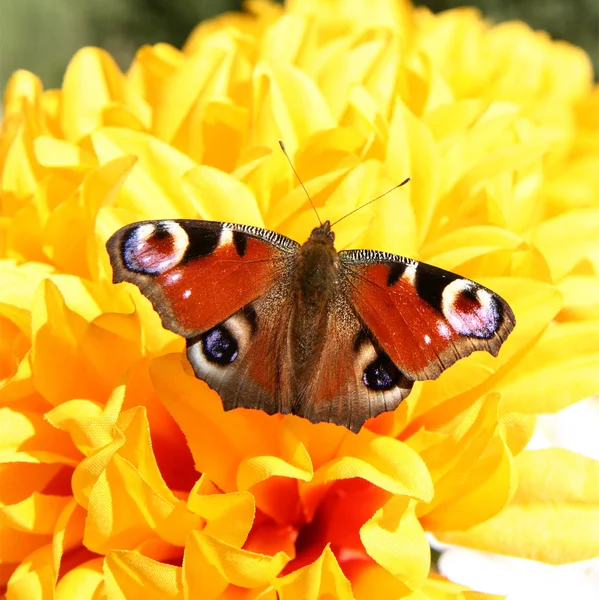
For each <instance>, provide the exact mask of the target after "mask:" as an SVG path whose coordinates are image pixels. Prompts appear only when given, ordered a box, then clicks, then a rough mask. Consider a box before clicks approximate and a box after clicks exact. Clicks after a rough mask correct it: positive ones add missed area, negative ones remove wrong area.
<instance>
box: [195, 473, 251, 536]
mask: <svg viewBox="0 0 599 600" xmlns="http://www.w3.org/2000/svg"><path fill="white" fill-rule="evenodd" d="M198 488H199V485H198V484H196V486H194V489H193V490H192V491H191V492H190V494H189V498H188V500H187V505H188V507H189V510H191V511H192V512H194V513H196V514H198V515H199V516H201V517H202V519H203V520H205V525H204V527H203V531H204V533H206V534H207V535H210V536H212V537H214V538H218V539H219V540H221V541H223V542H225V543H227V544H230V545H231V546H235V547H236V548H241V546H243V544H244V542H245V541H246V539H247V536H248V534H249V532H250V530H251V528H252V525H253V522H254V515H255V512H256V503H255V501H254V497H253V496H252V494H250V493H249V492H231V493H230V494H210V495H204V494H201V495H200V494H199V493H198Z"/></svg>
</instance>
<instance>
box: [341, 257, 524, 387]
mask: <svg viewBox="0 0 599 600" xmlns="http://www.w3.org/2000/svg"><path fill="white" fill-rule="evenodd" d="M339 259H340V261H341V262H342V264H343V265H344V272H345V275H346V281H347V287H348V289H349V292H348V294H349V296H350V298H351V302H352V304H353V306H354V308H355V310H356V311H357V313H358V315H359V316H360V318H361V319H363V320H364V322H365V324H366V325H367V327H368V328H369V330H370V331H371V332H372V334H373V335H374V336H375V338H376V340H377V341H378V343H379V344H380V345H381V347H382V348H383V349H384V350H385V352H387V354H388V355H389V357H390V358H391V360H392V362H393V363H394V364H395V365H396V366H397V367H398V368H399V369H401V371H402V372H403V373H404V374H405V375H406V376H407V377H408V378H410V379H414V380H424V379H435V378H437V377H438V376H439V375H440V374H441V372H443V371H444V370H445V369H447V368H448V367H449V366H451V365H452V364H453V363H454V362H456V360H458V359H460V358H464V357H466V356H468V355H469V354H471V353H472V352H474V351H476V350H486V351H487V352H490V353H491V354H493V355H494V356H496V355H497V353H498V352H499V348H500V346H501V344H502V343H503V341H504V340H505V339H506V337H507V336H508V334H509V333H510V331H511V330H512V329H513V328H514V324H515V320H514V315H513V313H512V310H511V309H510V307H509V305H508V304H507V302H505V300H503V298H501V297H500V296H499V295H497V294H495V293H494V292H492V291H491V290H489V289H487V288H485V287H483V286H481V285H479V284H477V283H475V282H474V281H471V280H469V279H465V278H463V277H460V276H459V275H456V274H455V273H451V272H449V271H445V270H443V269H439V268H437V267H433V266H431V265H427V264H425V263H420V262H417V261H414V260H411V259H407V258H403V257H400V256H395V255H392V254H387V253H384V252H376V251H369V250H350V251H342V252H340V253H339Z"/></svg>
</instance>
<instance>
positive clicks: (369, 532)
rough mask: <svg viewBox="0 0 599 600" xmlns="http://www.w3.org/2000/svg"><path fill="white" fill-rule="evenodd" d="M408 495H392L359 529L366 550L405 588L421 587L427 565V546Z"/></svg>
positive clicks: (428, 555)
mask: <svg viewBox="0 0 599 600" xmlns="http://www.w3.org/2000/svg"><path fill="white" fill-rule="evenodd" d="M415 504H416V503H415V502H414V501H413V500H409V499H408V498H405V497H404V498H402V497H398V496H395V497H393V498H391V500H389V501H388V502H387V503H386V504H385V505H384V506H383V507H382V508H380V509H379V510H378V511H377V512H376V513H375V514H374V515H373V517H372V518H371V519H370V520H369V521H367V522H366V523H365V524H364V525H363V526H362V527H361V529H360V539H361V540H362V543H363V544H364V548H366V552H368V554H369V555H370V556H371V557H372V558H373V559H374V560H375V561H376V562H377V563H379V564H380V565H381V566H383V567H384V568H385V569H386V570H387V571H388V572H389V573H391V574H392V575H394V576H395V577H396V578H397V579H399V581H401V582H402V583H403V584H404V585H405V586H406V588H408V589H411V590H416V589H418V588H420V586H421V585H422V583H423V582H424V580H425V579H426V576H427V575H428V571H429V567H430V547H429V545H428V542H427V540H426V537H425V536H424V530H423V529H422V526H421V525H420V523H419V521H418V519H417V518H416V514H415V511H414V508H415Z"/></svg>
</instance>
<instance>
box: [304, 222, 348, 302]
mask: <svg viewBox="0 0 599 600" xmlns="http://www.w3.org/2000/svg"><path fill="white" fill-rule="evenodd" d="M334 242H335V234H334V233H333V232H332V231H331V229H330V223H329V221H325V223H323V224H322V225H321V226H320V227H316V228H315V229H313V230H312V233H311V234H310V237H309V238H308V240H307V241H306V243H305V244H304V245H303V246H302V247H301V249H300V252H299V256H298V259H297V271H296V293H298V294H299V295H300V298H299V300H300V302H301V303H302V304H304V305H317V306H322V305H323V304H326V301H327V299H328V297H329V294H330V292H331V291H332V290H333V289H334V288H335V287H336V283H337V275H338V270H339V257H338V255H337V251H336V250H335V246H334Z"/></svg>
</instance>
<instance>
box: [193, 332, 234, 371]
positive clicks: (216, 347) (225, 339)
mask: <svg viewBox="0 0 599 600" xmlns="http://www.w3.org/2000/svg"><path fill="white" fill-rule="evenodd" d="M201 340H202V341H201V343H202V351H203V354H204V357H205V358H206V360H207V361H208V362H211V363H213V364H216V365H220V366H222V367H224V366H226V365H230V364H231V363H232V362H233V361H234V360H235V359H236V358H237V356H238V355H239V346H238V344H237V341H236V340H235V338H234V337H233V336H232V335H231V332H230V331H229V330H228V329H227V328H226V327H225V326H224V325H217V326H216V327H214V328H212V329H210V330H208V331H207V332H206V333H204V334H202V336H201Z"/></svg>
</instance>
